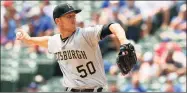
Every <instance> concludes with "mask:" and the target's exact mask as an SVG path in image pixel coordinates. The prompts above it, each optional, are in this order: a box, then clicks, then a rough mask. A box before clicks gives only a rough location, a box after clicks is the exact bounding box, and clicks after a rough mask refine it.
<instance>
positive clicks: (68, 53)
mask: <svg viewBox="0 0 187 93" xmlns="http://www.w3.org/2000/svg"><path fill="white" fill-rule="evenodd" d="M102 27H103V25H96V26H93V27H86V28H77V29H76V31H75V32H74V33H73V34H72V35H71V36H70V37H69V38H68V39H67V40H66V41H65V42H63V41H62V40H61V38H60V34H56V35H54V36H52V37H51V38H50V39H49V41H48V51H49V53H54V54H55V55H56V59H57V60H58V63H59V66H60V69H61V71H62V73H63V85H64V86H65V87H71V88H83V87H103V86H105V85H106V77H105V72H104V65H103V60H102V55H101V51H100V48H99V45H98V41H99V40H100V33H101V30H102Z"/></svg>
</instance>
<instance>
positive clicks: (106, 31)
mask: <svg viewBox="0 0 187 93" xmlns="http://www.w3.org/2000/svg"><path fill="white" fill-rule="evenodd" d="M111 24H113V23H109V24H106V25H104V26H103V28H102V31H101V35H100V39H103V38H105V37H106V36H107V35H110V34H112V32H111V31H110V29H109V27H110V25H111Z"/></svg>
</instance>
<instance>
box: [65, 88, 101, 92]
mask: <svg viewBox="0 0 187 93" xmlns="http://www.w3.org/2000/svg"><path fill="white" fill-rule="evenodd" d="M102 89H103V88H102V87H100V88H98V89H97V92H102ZM67 90H68V88H66V91H67ZM70 91H71V92H94V89H74V88H72V89H71V90H70Z"/></svg>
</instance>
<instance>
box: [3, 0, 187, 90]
mask: <svg viewBox="0 0 187 93" xmlns="http://www.w3.org/2000/svg"><path fill="white" fill-rule="evenodd" d="M15 2H16V1H3V2H1V4H2V5H1V41H0V42H1V46H2V47H5V48H6V47H10V46H11V47H14V46H16V45H20V44H22V43H20V42H19V41H15V33H16V28H18V27H22V28H23V29H24V30H25V31H27V32H28V33H29V34H30V35H31V36H45V35H53V34H55V33H58V29H56V26H55V23H54V21H53V18H52V12H53V8H54V6H53V5H52V4H51V3H50V1H48V0H44V1H41V2H40V3H39V4H38V5H35V6H33V5H32V4H30V3H29V2H23V4H22V5H23V6H22V7H21V8H20V9H19V10H16V8H15V6H14V3H15ZM83 2H84V1H83ZM100 2H102V3H101V5H100V8H99V9H98V10H95V11H93V12H91V14H90V16H91V19H90V20H89V24H86V23H85V22H84V19H82V20H80V19H79V18H77V20H78V21H77V26H78V27H85V26H91V25H97V24H107V23H111V22H117V23H119V24H120V25H121V26H122V27H123V28H124V29H125V32H126V36H127V38H128V39H129V40H130V41H131V43H133V44H134V46H135V49H136V54H137V58H138V64H137V65H136V66H135V67H134V69H133V70H132V72H131V73H129V74H128V75H126V76H122V75H121V74H120V73H119V69H118V67H117V65H116V64H115V59H116V57H117V53H118V51H119V47H120V45H119V42H118V40H117V39H116V37H115V36H114V35H110V36H108V37H106V38H105V39H103V40H102V41H100V42H99V45H100V48H101V51H102V55H103V58H104V66H105V72H106V75H107V78H108V79H109V78H110V77H114V80H113V81H110V79H109V84H108V91H111V92H149V91H156V92H159V91H162V92H186V58H187V53H186V30H187V29H186V21H187V20H186V1H178V0H171V1H134V0H129V1H128V0H120V1H109V0H105V1H100ZM83 18H84V17H83ZM23 46H24V45H23ZM29 50H30V52H31V53H32V52H36V53H37V54H42V53H47V50H46V49H43V48H41V47H38V46H34V47H29ZM108 76H109V77H108ZM184 77H185V79H184ZM32 85H33V86H36V85H34V83H31V85H30V86H32ZM30 88H31V90H29V91H37V90H36V89H35V88H33V90H32V87H30Z"/></svg>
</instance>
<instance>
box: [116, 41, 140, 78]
mask: <svg viewBox="0 0 187 93" xmlns="http://www.w3.org/2000/svg"><path fill="white" fill-rule="evenodd" d="M136 63H137V57H136V53H135V49H134V46H133V45H132V44H131V43H128V44H123V45H121V46H120V52H119V54H118V57H117V65H118V67H119V69H120V71H121V73H122V74H123V75H125V74H127V73H129V72H130V70H131V69H132V68H133V67H134V65H135V64H136Z"/></svg>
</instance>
